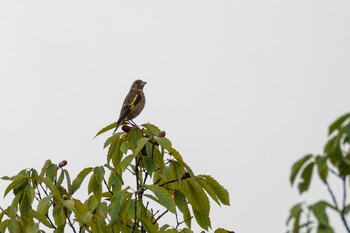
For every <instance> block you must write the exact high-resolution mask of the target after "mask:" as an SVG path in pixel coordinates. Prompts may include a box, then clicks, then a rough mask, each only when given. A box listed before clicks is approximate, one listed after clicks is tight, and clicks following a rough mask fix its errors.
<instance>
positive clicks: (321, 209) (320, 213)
mask: <svg viewBox="0 0 350 233" xmlns="http://www.w3.org/2000/svg"><path fill="white" fill-rule="evenodd" d="M326 207H327V203H326V202H325V201H319V202H317V203H315V204H313V205H312V206H310V209H311V210H312V212H313V213H314V215H315V217H316V219H317V221H318V222H319V224H320V225H324V226H328V225H329V223H328V216H327V213H326Z"/></svg>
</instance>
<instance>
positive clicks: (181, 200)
mask: <svg viewBox="0 0 350 233" xmlns="http://www.w3.org/2000/svg"><path fill="white" fill-rule="evenodd" d="M174 197H175V203H176V206H177V208H179V210H180V211H181V212H182V213H183V219H184V221H185V223H186V225H187V226H188V227H189V228H191V213H190V210H189V208H188V204H187V200H186V198H185V196H184V195H183V194H182V193H181V192H180V191H179V190H175V192H174Z"/></svg>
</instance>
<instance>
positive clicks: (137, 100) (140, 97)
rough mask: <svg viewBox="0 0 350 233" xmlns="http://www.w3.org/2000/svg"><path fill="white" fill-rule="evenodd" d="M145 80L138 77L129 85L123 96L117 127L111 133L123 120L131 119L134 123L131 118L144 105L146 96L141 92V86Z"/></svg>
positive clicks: (135, 115)
mask: <svg viewBox="0 0 350 233" xmlns="http://www.w3.org/2000/svg"><path fill="white" fill-rule="evenodd" d="M146 83H147V82H144V81H142V80H140V79H138V80H136V81H134V82H133V84H132V85H131V88H130V91H129V93H128V95H127V96H126V97H125V100H124V103H123V106H122V109H121V110H120V115H119V118H118V121H117V127H116V128H115V130H114V132H113V134H114V133H115V132H116V131H117V129H118V127H119V126H120V124H122V123H123V122H125V121H131V122H132V123H133V124H135V123H134V122H133V121H132V119H134V118H135V117H137V116H138V115H139V114H140V113H141V112H142V110H143V108H144V107H145V103H146V98H145V94H144V93H143V87H144V86H145V85H146Z"/></svg>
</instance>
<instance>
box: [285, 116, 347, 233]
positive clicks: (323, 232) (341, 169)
mask: <svg viewBox="0 0 350 233" xmlns="http://www.w3.org/2000/svg"><path fill="white" fill-rule="evenodd" d="M313 170H317V174H318V178H319V179H320V180H321V181H322V183H323V184H324V186H325V187H326V189H327V191H328V193H329V195H330V198H331V202H327V201H325V200H321V201H318V202H316V203H314V204H311V205H307V204H306V203H298V204H296V205H294V206H293V207H292V208H291V210H290V216H289V218H288V220H287V225H289V228H290V229H289V230H288V232H292V233H301V232H307V233H310V232H316V231H317V233H333V232H334V230H333V228H332V226H331V225H330V223H329V219H328V214H327V211H326V210H328V209H329V210H331V211H333V212H335V213H337V214H338V215H339V217H340V219H341V221H342V223H343V225H344V227H345V229H346V231H347V232H348V233H350V228H349V225H348V222H347V219H346V215H347V214H348V212H349V211H350V204H347V202H346V196H347V190H348V188H349V183H348V182H349V181H350V113H348V114H345V115H343V116H341V117H340V118H338V119H337V120H336V121H335V122H333V123H332V124H331V125H330V127H329V138H328V141H327V143H326V145H325V147H324V151H323V154H322V155H314V154H308V155H305V156H303V157H302V158H300V159H299V160H298V161H296V162H295V163H294V165H293V167H292V171H291V176H290V182H291V184H292V185H294V184H295V183H297V185H298V186H297V187H298V189H299V192H300V194H302V193H304V192H307V191H308V190H309V188H310V184H311V180H312V175H313ZM329 175H333V176H334V177H335V178H336V179H337V180H339V181H340V183H341V186H342V200H341V201H339V200H338V199H337V198H336V195H335V194H334V192H333V189H332V188H331V185H330V183H329ZM298 178H299V179H298Z"/></svg>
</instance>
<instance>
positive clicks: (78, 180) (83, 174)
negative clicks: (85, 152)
mask: <svg viewBox="0 0 350 233" xmlns="http://www.w3.org/2000/svg"><path fill="white" fill-rule="evenodd" d="M92 171H93V168H92V167H88V168H85V169H83V170H82V171H81V172H80V173H79V174H78V176H77V178H75V179H74V180H73V183H72V192H71V193H70V194H73V193H75V192H76V191H77V190H78V189H79V188H80V186H81V184H82V182H83V181H84V179H85V177H86V176H87V175H88V174H89V173H90V172H92Z"/></svg>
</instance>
